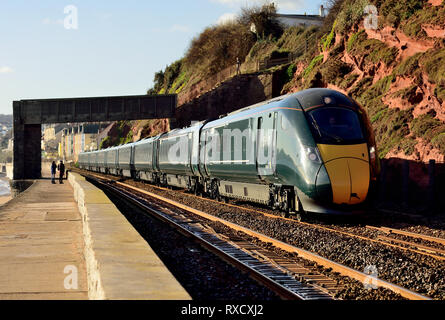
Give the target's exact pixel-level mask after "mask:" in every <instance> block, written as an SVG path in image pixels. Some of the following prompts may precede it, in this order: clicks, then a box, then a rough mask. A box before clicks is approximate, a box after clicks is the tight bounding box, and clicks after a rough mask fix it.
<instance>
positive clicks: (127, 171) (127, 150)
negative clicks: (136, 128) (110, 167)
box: [117, 143, 134, 178]
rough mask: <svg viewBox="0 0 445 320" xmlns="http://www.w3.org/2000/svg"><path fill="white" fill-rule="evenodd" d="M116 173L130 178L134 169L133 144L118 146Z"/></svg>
mask: <svg viewBox="0 0 445 320" xmlns="http://www.w3.org/2000/svg"><path fill="white" fill-rule="evenodd" d="M117 163H118V167H117V170H118V173H119V174H120V175H123V176H124V177H128V178H131V177H132V172H133V171H134V168H133V166H132V164H133V143H130V144H126V145H123V146H120V147H119V148H118V161H117Z"/></svg>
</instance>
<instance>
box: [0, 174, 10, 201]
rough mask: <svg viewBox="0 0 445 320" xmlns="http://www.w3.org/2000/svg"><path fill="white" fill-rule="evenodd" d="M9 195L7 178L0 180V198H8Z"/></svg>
mask: <svg viewBox="0 0 445 320" xmlns="http://www.w3.org/2000/svg"><path fill="white" fill-rule="evenodd" d="M10 194H11V186H10V185H9V179H8V178H0V197H4V196H9V195H10Z"/></svg>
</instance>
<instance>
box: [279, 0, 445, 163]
mask: <svg viewBox="0 0 445 320" xmlns="http://www.w3.org/2000/svg"><path fill="white" fill-rule="evenodd" d="M386 2H390V0H386ZM378 6H379V5H378ZM378 9H379V10H380V11H379V27H378V29H376V30H373V29H365V28H364V23H363V21H360V20H358V22H357V23H355V24H354V25H353V26H352V27H351V28H348V29H346V31H345V30H337V29H335V27H334V29H333V30H335V31H336V32H335V38H333V39H335V41H333V42H334V43H333V44H332V45H330V46H329V45H327V46H322V45H320V46H319V48H320V49H319V50H320V51H319V53H318V54H319V57H322V59H319V60H318V61H317V60H316V59H317V57H316V58H314V59H313V60H312V61H311V60H309V61H303V62H301V61H300V62H299V63H298V68H297V72H296V73H295V75H294V79H293V80H292V85H291V86H287V87H286V90H285V91H284V92H283V93H287V92H296V91H299V90H302V89H305V88H310V87H326V88H331V89H335V90H338V91H340V92H343V93H345V94H348V95H350V96H351V97H353V98H354V99H356V100H357V101H358V102H359V103H361V104H362V105H363V106H364V107H365V108H366V110H367V111H368V115H369V117H370V119H371V122H372V124H373V127H374V129H375V132H376V138H377V142H378V148H379V151H380V155H381V156H383V157H385V158H392V157H396V158H400V159H408V160H412V161H421V162H424V163H427V162H428V161H429V160H436V161H437V162H444V160H445V67H444V66H445V40H444V38H445V3H444V2H442V1H435V0H430V1H428V2H424V4H423V8H422V9H419V10H417V11H414V12H413V13H412V14H411V15H410V16H409V17H408V18H406V19H405V20H402V21H401V22H400V23H399V24H392V25H391V24H390V23H389V22H387V21H388V19H386V17H385V16H384V15H383V14H382V13H381V11H383V9H382V8H380V7H379V8H378ZM383 12H384V11H383ZM413 30H416V31H413Z"/></svg>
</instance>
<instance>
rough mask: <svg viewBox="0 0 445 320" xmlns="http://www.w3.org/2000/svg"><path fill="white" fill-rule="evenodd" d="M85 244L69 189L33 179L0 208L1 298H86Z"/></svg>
mask: <svg viewBox="0 0 445 320" xmlns="http://www.w3.org/2000/svg"><path fill="white" fill-rule="evenodd" d="M83 247H84V240H83V235H82V221H81V216H80V213H79V210H78V208H77V204H76V202H75V201H74V197H73V189H72V187H71V186H70V185H69V184H68V183H65V184H61V185H59V184H51V181H49V180H39V181H37V182H35V183H34V184H33V185H32V186H31V187H30V188H28V189H27V190H26V191H25V192H24V193H22V194H21V195H19V196H18V197H17V198H15V199H13V200H11V201H10V202H8V203H7V204H5V205H4V206H2V207H0V299H20V300H22V299H39V300H40V299H42V300H51V299H58V300H60V299H88V286H87V279H86V277H87V275H86V264H85V259H84V255H83ZM76 270H77V289H74V287H75V283H74V282H73V280H74V279H75V277H76V274H75V273H76ZM65 272H66V273H65ZM65 287H68V289H66V288H65Z"/></svg>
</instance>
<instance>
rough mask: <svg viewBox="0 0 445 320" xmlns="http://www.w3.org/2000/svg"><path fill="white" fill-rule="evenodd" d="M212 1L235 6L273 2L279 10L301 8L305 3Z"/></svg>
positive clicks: (290, 0)
mask: <svg viewBox="0 0 445 320" xmlns="http://www.w3.org/2000/svg"><path fill="white" fill-rule="evenodd" d="M211 1H212V2H217V3H221V4H223V5H226V6H229V7H231V8H234V7H244V6H246V5H247V6H257V5H263V4H265V3H270V2H273V3H275V4H276V5H277V7H278V10H301V9H302V8H303V7H304V5H305V3H304V2H305V0H273V1H267V0H248V1H246V0H211Z"/></svg>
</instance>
